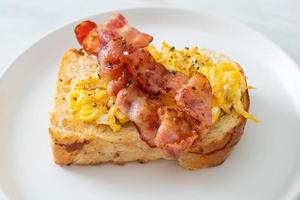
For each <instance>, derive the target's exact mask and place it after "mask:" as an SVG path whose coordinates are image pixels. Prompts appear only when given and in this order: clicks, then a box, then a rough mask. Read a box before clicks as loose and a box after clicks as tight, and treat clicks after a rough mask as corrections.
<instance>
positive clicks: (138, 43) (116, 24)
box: [105, 13, 153, 48]
mask: <svg viewBox="0 0 300 200" xmlns="http://www.w3.org/2000/svg"><path fill="white" fill-rule="evenodd" d="M105 26H106V27H107V28H108V29H109V30H112V31H115V32H117V33H118V34H119V35H121V36H122V37H123V38H124V39H125V40H126V42H127V43H128V44H130V45H132V46H133V47H134V48H143V47H145V46H147V45H148V44H149V43H150V42H151V41H152V40H153V37H152V36H150V35H148V34H146V33H141V32H140V31H138V30H137V29H135V28H133V27H132V26H129V25H128V22H127V20H126V19H125V17H124V16H123V15H121V14H120V13H113V14H112V15H111V17H110V18H109V19H108V21H107V22H106V24H105Z"/></svg>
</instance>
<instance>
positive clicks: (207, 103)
mask: <svg viewBox="0 0 300 200" xmlns="http://www.w3.org/2000/svg"><path fill="white" fill-rule="evenodd" d="M121 62H122V63H125V64H126V66H127V69H128V72H129V74H131V76H132V77H133V79H134V80H136V81H137V82H138V83H139V86H140V87H141V89H142V90H143V91H145V92H147V93H150V94H153V95H158V94H164V95H168V96H170V97H171V98H174V99H175V100H176V103H177V105H178V108H179V110H180V111H182V112H184V114H185V115H186V117H187V119H189V121H190V122H191V123H193V124H195V123H196V125H195V126H196V127H197V130H198V131H199V132H200V133H201V132H205V131H206V130H207V129H208V127H209V126H210V125H211V110H210V108H211V96H212V94H211V87H210V84H209V81H208V80H207V79H206V78H205V77H204V76H202V75H201V74H199V73H195V74H194V75H193V76H192V77H191V78H189V77H187V76H186V75H184V74H182V73H180V72H176V73H171V72H169V71H167V70H166V69H165V67H164V66H163V65H161V64H159V63H157V62H156V61H155V60H154V58H153V57H152V56H151V55H150V53H149V52H147V51H145V50H144V49H137V50H135V51H134V52H132V53H131V54H128V55H123V56H122V58H121Z"/></svg>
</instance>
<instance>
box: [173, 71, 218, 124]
mask: <svg viewBox="0 0 300 200" xmlns="http://www.w3.org/2000/svg"><path fill="white" fill-rule="evenodd" d="M211 91H212V90H211V86H210V84H209V81H208V80H207V78H205V77H204V76H203V75H201V74H199V73H196V74H194V75H193V76H192V77H191V78H190V80H189V82H188V84H186V85H184V86H183V87H182V88H181V89H180V90H179V91H178V92H177V94H176V96H175V100H176V102H177V105H178V107H179V109H180V110H181V111H182V112H184V113H185V114H187V115H189V116H191V117H193V118H194V119H196V120H197V121H198V122H200V123H204V125H205V126H206V127H209V126H210V125H211V110H210V109H211V97H212V93H211Z"/></svg>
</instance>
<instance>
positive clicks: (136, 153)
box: [49, 49, 249, 169]
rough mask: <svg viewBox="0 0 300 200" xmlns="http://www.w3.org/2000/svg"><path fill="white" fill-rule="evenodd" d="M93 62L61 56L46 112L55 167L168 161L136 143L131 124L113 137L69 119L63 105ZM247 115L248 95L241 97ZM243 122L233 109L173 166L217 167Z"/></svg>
mask: <svg viewBox="0 0 300 200" xmlns="http://www.w3.org/2000/svg"><path fill="white" fill-rule="evenodd" d="M96 69H97V61H96V59H95V58H93V57H90V56H86V55H84V54H83V53H81V52H80V51H78V50H76V49H69V50H68V51H67V52H66V53H65V54H64V56H63V58H62V60H61V63H60V68H59V72H58V77H57V87H56V96H55V106H54V110H53V112H52V113H51V114H50V121H51V125H50V128H49V134H50V137H51V142H52V151H53V157H54V161H55V163H57V164H60V165H69V164H80V165H90V164H100V163H104V162H114V163H116V164H124V163H126V162H130V161H139V162H142V163H144V162H147V161H150V160H157V159H161V158H163V159H167V160H172V159H173V158H171V157H169V156H168V155H167V154H165V153H164V152H163V151H162V150H161V149H159V148H151V147H149V146H148V145H147V144H146V143H145V142H144V141H143V140H141V138H140V136H139V133H138V131H137V130H136V128H135V126H134V125H133V124H132V123H127V124H126V125H124V126H123V127H122V129H121V130H120V131H119V132H117V133H115V132H113V131H112V130H111V129H110V128H109V127H107V126H105V125H95V124H89V123H85V122H82V121H78V120H76V119H74V117H73V115H72V112H71V111H70V109H69V105H68V92H69V91H70V90H71V85H72V83H74V82H75V81H76V80H78V79H81V78H84V77H85V76H90V75H96V73H97V72H96ZM242 102H243V105H244V109H245V110H246V111H248V108H249V96H248V93H247V92H246V93H244V94H243V97H242ZM245 123H246V119H245V118H244V117H242V116H241V115H239V114H237V113H236V112H235V111H232V112H231V113H229V114H225V115H223V116H222V117H220V118H219V119H218V121H217V122H216V123H215V124H214V125H213V126H212V127H211V129H210V131H209V133H208V134H207V135H206V136H205V137H204V138H203V139H202V140H201V141H199V142H197V143H195V144H193V146H192V147H191V148H190V149H189V151H188V152H186V153H183V154H181V156H180V157H179V158H178V159H177V161H178V164H179V165H180V166H182V167H183V168H186V169H198V168H204V167H211V166H216V165H219V164H221V163H222V162H224V161H225V159H226V158H227V157H228V155H229V154H230V152H231V150H232V149H233V147H234V146H235V144H236V143H237V142H238V141H239V140H240V138H241V136H242V134H243V131H244V126H245Z"/></svg>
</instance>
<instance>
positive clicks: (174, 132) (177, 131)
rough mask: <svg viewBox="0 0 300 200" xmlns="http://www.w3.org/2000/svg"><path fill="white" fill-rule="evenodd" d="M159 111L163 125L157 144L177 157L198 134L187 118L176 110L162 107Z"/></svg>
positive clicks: (156, 138)
mask: <svg viewBox="0 0 300 200" xmlns="http://www.w3.org/2000/svg"><path fill="white" fill-rule="evenodd" d="M158 113H159V115H160V120H161V125H160V127H159V129H158V131H157V135H156V137H155V139H154V141H155V144H156V145H157V146H158V147H160V148H162V149H164V150H165V151H166V152H167V153H168V154H169V155H171V156H173V157H175V158H177V157H178V156H179V155H180V153H182V152H184V151H185V150H186V149H188V148H189V147H190V146H191V145H192V144H193V142H194V140H195V139H196V138H197V137H198V134H197V132H196V131H194V130H192V127H191V125H190V124H189V123H188V122H187V121H186V120H185V119H183V118H182V117H178V113H177V111H176V110H173V109H168V108H161V109H159V111H158Z"/></svg>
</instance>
